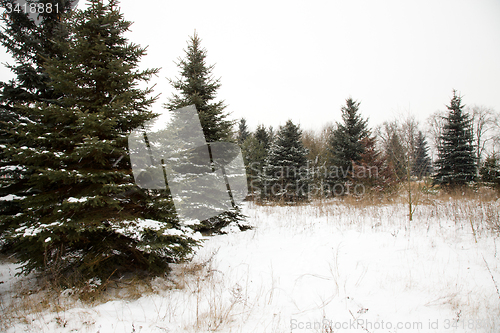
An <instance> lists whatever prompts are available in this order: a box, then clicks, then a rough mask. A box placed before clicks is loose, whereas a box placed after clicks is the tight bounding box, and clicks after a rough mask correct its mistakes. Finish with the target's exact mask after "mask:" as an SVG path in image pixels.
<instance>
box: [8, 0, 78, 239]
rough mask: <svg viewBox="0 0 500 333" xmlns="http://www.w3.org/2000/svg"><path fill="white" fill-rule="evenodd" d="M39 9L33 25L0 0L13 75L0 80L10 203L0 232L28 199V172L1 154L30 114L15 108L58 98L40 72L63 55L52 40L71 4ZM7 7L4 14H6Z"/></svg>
mask: <svg viewBox="0 0 500 333" xmlns="http://www.w3.org/2000/svg"><path fill="white" fill-rule="evenodd" d="M41 3H43V4H44V9H48V8H50V10H44V11H43V12H42V13H40V14H38V13H37V14H36V15H37V16H39V20H37V22H38V24H36V23H35V20H34V19H33V17H31V18H30V16H33V15H28V14H26V13H25V12H24V8H22V7H21V8H22V9H20V8H17V10H16V4H17V2H15V1H12V0H0V4H1V5H2V7H3V8H5V9H6V11H5V12H4V15H3V16H2V18H1V20H2V23H3V29H2V30H1V31H0V43H1V44H2V45H3V46H4V47H5V48H6V50H7V52H8V53H9V54H10V55H11V56H12V57H13V59H14V61H15V64H8V65H6V67H7V68H8V69H10V70H11V71H12V73H14V74H15V78H14V79H12V80H11V81H9V82H0V197H6V196H9V199H11V200H2V201H0V234H1V233H2V230H5V228H7V226H8V224H9V223H10V222H11V218H10V217H11V216H12V215H16V214H18V213H20V212H21V204H20V200H21V199H22V198H23V197H25V196H27V195H30V194H31V192H32V189H31V186H29V184H28V183H27V182H28V180H29V178H30V173H29V171H28V170H27V169H25V168H22V167H21V166H19V165H18V164H17V163H15V162H14V161H12V160H11V159H10V158H9V157H8V155H7V154H6V152H5V148H6V147H7V146H8V145H11V144H13V142H14V141H15V136H13V135H12V134H11V133H12V132H13V129H14V128H15V127H16V126H17V125H18V124H19V123H27V122H29V121H31V120H30V115H27V116H24V117H20V114H19V112H18V105H19V104H27V103H34V102H37V101H38V102H41V101H43V102H46V103H54V102H56V101H57V98H59V97H60V94H59V93H56V92H55V91H54V89H53V87H52V86H51V85H50V80H51V79H50V77H49V76H48V74H47V73H46V71H45V69H44V64H45V61H46V60H47V59H48V58H57V57H61V56H62V54H64V50H62V49H61V48H60V47H59V46H58V44H57V43H55V41H60V40H63V39H64V38H66V37H67V31H64V29H63V28H62V26H61V24H60V18H61V16H62V15H64V13H66V12H68V11H69V10H70V9H71V8H72V7H73V6H74V5H75V4H74V1H66V0H58V1H56V0H52V1H42V2H41ZM8 9H9V10H8Z"/></svg>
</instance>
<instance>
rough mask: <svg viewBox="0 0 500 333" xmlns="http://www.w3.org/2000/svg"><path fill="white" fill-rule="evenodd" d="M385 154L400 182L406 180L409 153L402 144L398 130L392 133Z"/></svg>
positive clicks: (393, 130)
mask: <svg viewBox="0 0 500 333" xmlns="http://www.w3.org/2000/svg"><path fill="white" fill-rule="evenodd" d="M385 154H386V159H387V162H388V164H389V165H390V166H391V168H392V169H393V170H394V174H395V176H396V177H397V179H398V180H399V181H402V180H405V179H406V176H407V170H408V169H407V163H406V162H407V155H406V154H407V152H406V150H405V147H404V146H403V144H402V142H401V137H400V135H399V133H398V132H397V130H396V129H392V130H391V132H390V136H389V140H388V141H387V143H386V147H385Z"/></svg>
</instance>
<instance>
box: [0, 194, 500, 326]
mask: <svg viewBox="0 0 500 333" xmlns="http://www.w3.org/2000/svg"><path fill="white" fill-rule="evenodd" d="M244 213H245V214H246V215H247V216H248V217H249V221H250V223H251V224H252V225H254V226H255V228H254V229H252V230H249V231H245V232H238V233H231V234H228V235H221V236H216V237H211V238H207V239H206V240H205V242H204V244H203V246H202V247H201V248H200V249H199V250H198V252H197V254H196V256H195V258H194V260H193V262H192V263H189V264H183V265H176V266H175V267H174V268H173V272H172V274H171V276H170V277H168V278H157V279H155V280H154V281H153V283H152V284H151V286H150V287H144V291H140V289H138V290H139V296H138V297H136V298H130V297H127V298H124V297H116V298H114V299H112V300H110V301H107V302H101V303H99V304H94V305H92V306H91V305H85V304H83V303H80V302H76V301H71V298H70V296H67V295H68V294H69V293H68V292H65V293H63V295H61V296H60V297H59V299H58V302H60V304H57V306H54V304H50V308H51V310H50V311H49V310H43V311H36V312H33V313H30V307H29V304H31V303H29V302H26V299H28V298H29V297H32V299H33V300H32V301H31V302H32V303H33V307H34V308H38V309H40V308H42V309H43V307H40V306H38V307H36V304H35V303H36V301H34V300H36V298H33V297H34V295H31V296H30V295H27V294H26V293H24V294H23V296H22V297H15V298H14V295H15V294H16V292H17V293H18V292H19V290H21V289H22V287H20V284H24V285H25V286H29V284H30V283H31V282H30V281H29V280H26V279H21V278H17V277H14V276H13V273H14V270H15V268H16V265H15V264H13V263H4V264H2V266H0V274H1V276H0V281H3V283H2V284H0V291H1V293H2V303H1V306H2V309H1V310H2V311H3V315H2V316H1V317H0V319H2V320H3V321H4V324H3V325H5V327H4V328H5V329H6V330H7V332H25V331H32V332H101V333H104V332H106V333H107V332H212V331H217V332H258V333H263V332H325V333H331V332H371V333H374V332H500V292H499V291H498V288H500V240H498V239H497V238H498V234H496V235H495V233H493V232H491V231H490V229H489V228H488V226H491V225H492V224H495V223H496V224H497V225H499V224H500V222H499V218H500V201H498V200H497V201H496V202H481V201H472V200H460V201H456V200H450V201H433V202H430V203H429V204H428V205H426V206H424V205H420V206H418V207H417V210H416V213H415V217H414V221H412V222H411V223H409V222H408V221H407V216H406V214H407V208H406V207H405V206H404V205H402V204H391V205H377V206H364V205H360V206H356V205H351V204H343V203H341V202H337V201H334V202H330V203H327V204H325V203H314V204H312V205H308V206H294V207H262V206H256V205H254V204H251V203H247V204H246V206H245V207H244ZM472 227H474V231H475V233H476V236H475V237H474V233H473V231H472V230H473V229H472ZM475 239H477V243H476V240H475ZM139 287H140V286H139ZM139 287H137V288H139ZM136 292H137V290H136ZM35 296H36V295H35ZM23 300H24V303H23ZM21 303H23V304H24V306H21ZM26 304H28V305H26ZM39 304H43V301H42V300H40V303H39ZM47 307H48V306H47Z"/></svg>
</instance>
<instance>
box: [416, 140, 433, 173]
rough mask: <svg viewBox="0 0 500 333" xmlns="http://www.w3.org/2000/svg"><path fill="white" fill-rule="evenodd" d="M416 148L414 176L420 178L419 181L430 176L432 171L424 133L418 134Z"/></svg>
mask: <svg viewBox="0 0 500 333" xmlns="http://www.w3.org/2000/svg"><path fill="white" fill-rule="evenodd" d="M415 146H416V147H415V158H414V161H415V162H414V164H413V175H414V176H416V177H418V179H422V177H426V176H428V175H429V174H430V173H431V171H432V168H431V159H430V157H429V147H428V146H427V141H426V139H425V136H424V134H423V133H422V131H419V132H418V136H417V140H416V144H415Z"/></svg>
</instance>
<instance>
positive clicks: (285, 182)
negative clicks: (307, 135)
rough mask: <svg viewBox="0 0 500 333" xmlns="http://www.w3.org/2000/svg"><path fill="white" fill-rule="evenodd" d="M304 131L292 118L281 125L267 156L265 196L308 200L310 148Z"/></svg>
mask: <svg viewBox="0 0 500 333" xmlns="http://www.w3.org/2000/svg"><path fill="white" fill-rule="evenodd" d="M301 134H302V132H301V130H300V128H299V127H298V126H296V125H294V124H293V122H292V121H291V120H288V121H287V122H286V124H285V125H284V126H281V127H280V129H279V131H278V133H277V134H276V138H275V140H274V141H273V143H272V144H271V147H270V150H269V156H268V157H267V159H266V164H265V169H264V184H263V192H262V195H263V197H264V198H266V199H270V200H280V201H282V202H296V201H303V200H307V198H308V184H309V176H308V170H307V149H306V148H304V146H303V144H302V138H301Z"/></svg>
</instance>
